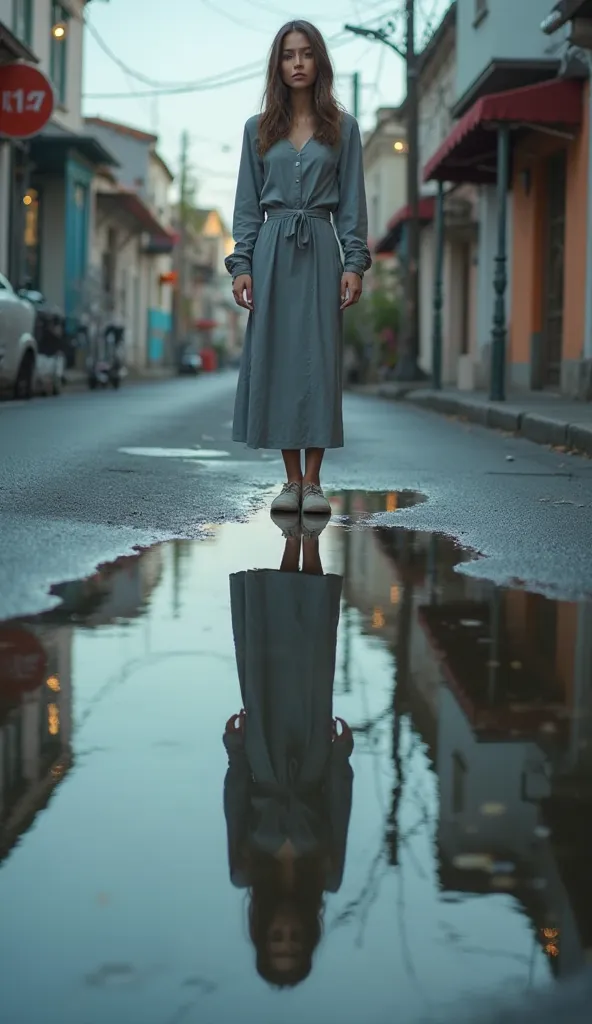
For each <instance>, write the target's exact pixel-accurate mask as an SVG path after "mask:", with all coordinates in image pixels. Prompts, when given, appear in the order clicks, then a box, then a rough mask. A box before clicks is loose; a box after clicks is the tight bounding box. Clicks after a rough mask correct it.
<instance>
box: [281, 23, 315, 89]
mask: <svg viewBox="0 0 592 1024" xmlns="http://www.w3.org/2000/svg"><path fill="white" fill-rule="evenodd" d="M281 74H282V81H283V83H284V85H287V86H288V88H289V89H310V88H311V86H313V85H314V83H315V80H316V77H317V65H316V61H315V59H314V54H313V52H312V50H311V48H310V42H309V39H308V36H305V35H304V33H302V32H288V34H287V35H285V36H284V44H283V47H282V56H281Z"/></svg>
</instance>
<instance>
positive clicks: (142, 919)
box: [0, 517, 549, 1024]
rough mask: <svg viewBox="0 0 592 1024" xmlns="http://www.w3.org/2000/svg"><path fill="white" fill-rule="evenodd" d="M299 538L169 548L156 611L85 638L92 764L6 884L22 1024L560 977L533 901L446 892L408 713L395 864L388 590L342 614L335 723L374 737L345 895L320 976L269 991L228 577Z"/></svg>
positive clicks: (375, 1011)
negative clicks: (231, 821) (249, 848)
mask: <svg viewBox="0 0 592 1024" xmlns="http://www.w3.org/2000/svg"><path fill="white" fill-rule="evenodd" d="M343 538H344V531H343V530H341V529H335V528H331V529H329V530H327V531H326V532H325V534H324V535H323V538H322V541H321V553H322V555H323V561H324V568H325V570H326V571H333V572H342V571H343V555H342V550H343ZM368 542H369V543H371V544H374V540H373V539H372V538H369V541H368ZM282 546H283V545H282V538H281V535H280V534H279V532H278V531H277V530H275V528H274V527H273V526H271V525H270V524H269V521H268V520H267V519H266V518H265V517H260V518H258V519H256V520H255V522H254V523H252V524H251V525H248V526H245V525H233V526H230V525H229V526H224V527H222V528H220V529H216V528H214V532H213V535H212V538H211V539H210V540H206V541H202V542H197V543H194V544H182V545H178V546H177V548H176V549H175V548H174V547H173V546H166V547H165V548H164V549H163V553H162V557H163V562H164V571H163V573H162V575H161V577H160V581H159V583H158V585H157V586H156V588H155V589H154V591H153V592H152V596H151V597H150V599H149V606H148V609H147V611H146V614H145V615H144V616H143V617H140V618H134V619H132V620H131V621H127V622H122V623H121V624H115V625H113V624H112V625H108V626H102V627H99V628H96V629H94V630H87V631H85V630H78V631H76V632H75V635H74V641H73V665H72V678H73V681H74V697H73V714H74V723H75V732H74V755H75V761H74V767H73V770H72V771H71V772H70V774H69V775H68V776H67V778H66V779H65V780H64V781H63V783H62V784H61V785H60V786H59V787H58V789H57V790H56V792H55V796H54V797H53V799H52V801H51V804H50V807H49V809H48V810H47V811H46V812H44V813H41V814H40V815H39V816H38V817H37V819H36V821H35V823H34V826H33V828H32V830H31V831H30V832H29V834H27V835H26V836H24V837H23V839H22V841H21V843H20V845H19V846H18V848H16V849H15V850H14V851H13V852H12V854H11V856H10V857H9V858H8V860H7V861H6V862H5V864H4V865H3V866H2V868H1V870H0V904H1V906H2V919H3V924H2V931H1V937H0V964H1V966H0V975H1V980H2V991H3V997H2V1002H3V1005H4V1008H5V1012H6V1013H7V1018H6V1019H7V1020H10V1021H12V1020H15V1021H16V1020H17V1019H18V1020H22V1021H23V1022H28V1021H31V1022H33V1021H37V1020H39V1021H40V1020H44V1021H47V1022H48V1024H53V1021H56V1022H58V1021H59V1022H60V1024H70V1022H76V1024H81V1022H84V1024H99V1022H100V1024H104V1022H105V1021H106V1020H108V1021H110V1022H112V1024H119V1022H122V1024H123V1022H124V1021H125V1022H126V1024H136V1022H138V1024H140V1021H141V1022H142V1024H168V1022H171V1024H172V1022H173V1021H177V1020H178V1021H185V1020H187V1021H198V1020H199V1021H200V1022H201V1024H210V1022H211V1024H218V1022H224V1024H226V1022H227V1021H229V1020H233V1019H235V1018H236V1019H238V1018H239V1017H243V1019H244V1007H245V1006H248V1007H250V1008H251V1013H252V1014H253V1016H252V1018H248V1019H257V1020H258V1021H259V1022H261V1024H272V1022H273V1024H277V1020H278V1019H280V1015H281V1019H283V1020H285V1021H287V1022H292V1021H294V1022H295V1021H301V1020H302V1021H304V1020H309V1021H311V1024H315V1022H316V1021H318V1020H321V1019H322V1020H327V1021H331V1020H339V1021H341V1022H342V1024H350V1022H351V1024H354V1022H355V1024H359V1022H360V1021H361V1020H366V1021H376V1022H382V1021H387V1020H393V1019H395V1018H394V1017H393V1014H394V1013H395V1012H396V1013H397V1015H398V1017H397V1019H399V1020H401V1021H404V1022H405V1024H413V1022H414V1021H417V1020H419V1019H421V1018H423V1015H424V1014H426V1013H427V1014H429V1012H430V1009H431V1008H433V1007H435V1006H438V1007H441V1006H442V1004H443V1003H447V1002H452V1001H454V1000H456V999H459V998H461V997H464V996H466V995H467V994H473V995H479V994H487V993H492V992H499V991H500V990H503V991H505V992H507V991H508V990H509V989H511V988H515V989H516V990H520V991H523V990H525V989H527V988H528V986H529V985H531V984H535V985H536V984H538V983H542V982H543V981H544V980H546V979H547V978H548V977H549V963H548V961H547V959H546V957H545V955H544V953H543V952H542V949H541V947H540V944H539V943H538V942H537V939H536V935H535V933H534V927H533V925H532V924H531V922H530V920H529V918H528V917H527V916H526V914H525V913H524V912H523V911H522V910H521V909H520V907H519V905H518V903H517V902H516V901H515V900H514V899H513V897H511V896H508V895H506V894H488V895H485V896H480V895H455V894H448V895H446V894H444V895H442V894H441V892H440V890H439V882H438V874H437V870H438V869H437V860H436V839H437V828H438V813H439V792H438V780H437V778H436V776H435V774H434V772H433V770H432V768H431V765H430V757H429V751H428V749H427V747H426V745H425V743H424V741H423V740H421V739H420V737H419V736H418V735H417V733H415V732H414V731H412V730H411V728H410V726H409V721H408V719H407V718H405V719H404V721H403V724H402V729H401V737H400V756H401V764H402V768H403V772H404V784H403V793H402V798H401V802H400V805H399V810H398V825H399V867H398V868H394V867H391V866H389V865H388V863H387V852H386V849H385V842H384V836H385V827H386V823H387V819H388V816H389V813H390V810H391V807H392V801H393V785H394V782H395V776H394V769H393V761H392V746H393V720H392V715H391V714H390V713H389V712H390V709H391V707H392V699H393V683H394V677H395V670H394V661H393V656H392V653H391V652H390V651H389V649H388V647H387V645H386V644H385V643H384V642H383V641H382V640H381V639H379V637H378V636H377V635H372V632H373V629H372V622H374V625H375V626H376V627H378V628H376V629H374V632H375V633H380V635H381V636H383V637H384V636H386V637H387V638H388V637H394V635H395V629H396V616H395V613H394V612H393V609H392V608H391V609H388V608H386V609H384V611H381V614H380V615H378V616H377V615H376V614H374V615H373V614H372V608H371V605H372V601H371V596H372V595H371V594H368V595H367V596H368V599H369V602H370V603H369V607H370V609H371V612H370V616H369V617H368V616H366V619H365V620H364V621H365V625H364V624H363V622H362V619H363V616H362V613H361V612H360V611H358V610H355V609H353V610H351V609H350V610H349V612H347V613H345V612H344V613H342V618H341V623H340V633H339V639H338V651H337V673H336V680H335V704H334V707H335V713H336V714H339V715H342V716H343V717H344V718H345V719H346V720H347V721H348V722H349V723H350V725H351V726H352V728H354V730H358V731H356V749H355V751H354V754H353V758H352V764H353V768H354V772H355V780H354V791H353V811H352V818H351V824H350V830H349V841H348V851H347V861H346V871H345V877H344V882H343V885H342V887H341V889H340V891H339V892H338V893H337V894H336V895H334V896H329V897H328V899H327V908H326V914H325V937H324V939H323V940H322V942H321V945H320V947H319V950H318V952H317V955H316V960H315V966H314V968H313V972H312V974H311V976H310V978H309V979H308V981H306V982H305V983H304V984H303V985H302V986H301V987H300V988H297V989H296V990H294V991H291V992H289V993H281V994H278V993H276V992H273V991H271V990H270V989H268V987H267V986H266V985H265V984H264V983H263V982H262V981H261V980H260V979H259V978H258V977H257V975H256V973H255V970H254V956H253V950H252V946H251V943H250V941H249V940H248V937H247V935H246V927H245V916H244V901H245V896H244V893H242V892H240V891H237V890H236V889H233V888H232V886H231V884H230V882H229V878H228V868H227V860H226V828H225V822H224V815H223V808H222V782H223V777H224V773H225V770H226V764H227V760H226V754H225V751H224V748H223V746H222V742H221V735H222V731H223V728H224V723H225V721H226V719H227V718H228V716H229V715H230V714H232V712H234V711H236V710H238V708H239V707H240V694H239V689H238V683H237V679H236V669H235V663H234V653H233V644H232V628H231V621H230V614H229V600H228V575H229V573H230V572H234V571H237V570H240V569H246V568H254V567H273V568H275V567H277V566H278V565H279V561H280V558H281V552H282ZM367 554H368V549H367V548H366V556H365V557H367ZM377 557H378V556H377ZM387 570H388V565H387ZM387 570H385V571H387ZM351 572H352V573H355V567H353V568H351ZM397 585H398V584H397V580H396V579H395V577H394V574H393V580H392V586H393V587H396V586H397ZM390 593H391V597H392V601H393V605H394V606H396V604H397V602H398V600H399V597H400V594H399V591H398V590H396V589H395V590H392V591H391V592H390ZM374 611H375V610H374ZM363 629H364V630H366V633H364V632H363ZM368 634H369V635H368ZM346 662H347V663H348V667H347V668H346ZM348 680H349V683H348ZM348 686H349V687H350V691H349V692H346V691H347V689H348ZM383 712H385V713H384V714H383ZM372 722H377V724H376V725H375V726H373V727H371V728H363V730H362V731H359V729H360V727H364V725H365V723H366V724H367V723H372ZM490 810H491V809H490ZM498 810H499V808H498ZM492 814H493V812H492ZM490 827H491V822H490Z"/></svg>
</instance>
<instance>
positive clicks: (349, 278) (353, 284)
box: [339, 270, 362, 309]
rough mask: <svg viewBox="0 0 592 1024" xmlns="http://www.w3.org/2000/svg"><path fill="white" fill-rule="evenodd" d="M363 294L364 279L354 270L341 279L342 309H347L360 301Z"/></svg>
mask: <svg viewBox="0 0 592 1024" xmlns="http://www.w3.org/2000/svg"><path fill="white" fill-rule="evenodd" d="M361 294H362V278H361V277H360V275H359V274H356V273H354V271H353V270H348V271H347V272H346V273H345V274H344V275H343V277H342V278H341V306H340V307H339V308H340V309H347V307H348V306H353V305H354V304H355V303H356V302H359V301H360V296H361Z"/></svg>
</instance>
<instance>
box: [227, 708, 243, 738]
mask: <svg viewBox="0 0 592 1024" xmlns="http://www.w3.org/2000/svg"><path fill="white" fill-rule="evenodd" d="M245 718H246V711H245V710H244V708H243V710H242V711H239V713H238V715H232V717H231V718H229V719H228V721H227V723H226V730H225V732H226V734H227V735H230V736H242V735H243V733H244V731H245Z"/></svg>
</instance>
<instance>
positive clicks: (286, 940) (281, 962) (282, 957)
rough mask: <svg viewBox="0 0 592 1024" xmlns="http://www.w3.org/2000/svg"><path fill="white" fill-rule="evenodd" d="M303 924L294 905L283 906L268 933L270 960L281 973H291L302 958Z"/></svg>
mask: <svg viewBox="0 0 592 1024" xmlns="http://www.w3.org/2000/svg"><path fill="white" fill-rule="evenodd" d="M302 950H303V935H302V925H301V923H300V919H299V917H298V914H297V912H296V910H295V909H294V908H293V907H290V906H285V907H281V908H280V909H279V910H278V912H277V913H276V915H275V916H274V918H273V920H272V922H271V924H270V926H269V931H268V933H267V952H268V956H269V962H270V964H271V966H272V967H273V969H274V970H275V971H277V972H278V973H279V974H284V973H285V974H291V973H292V972H293V971H294V970H295V969H296V968H297V967H298V965H299V963H300V961H301V959H302Z"/></svg>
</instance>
